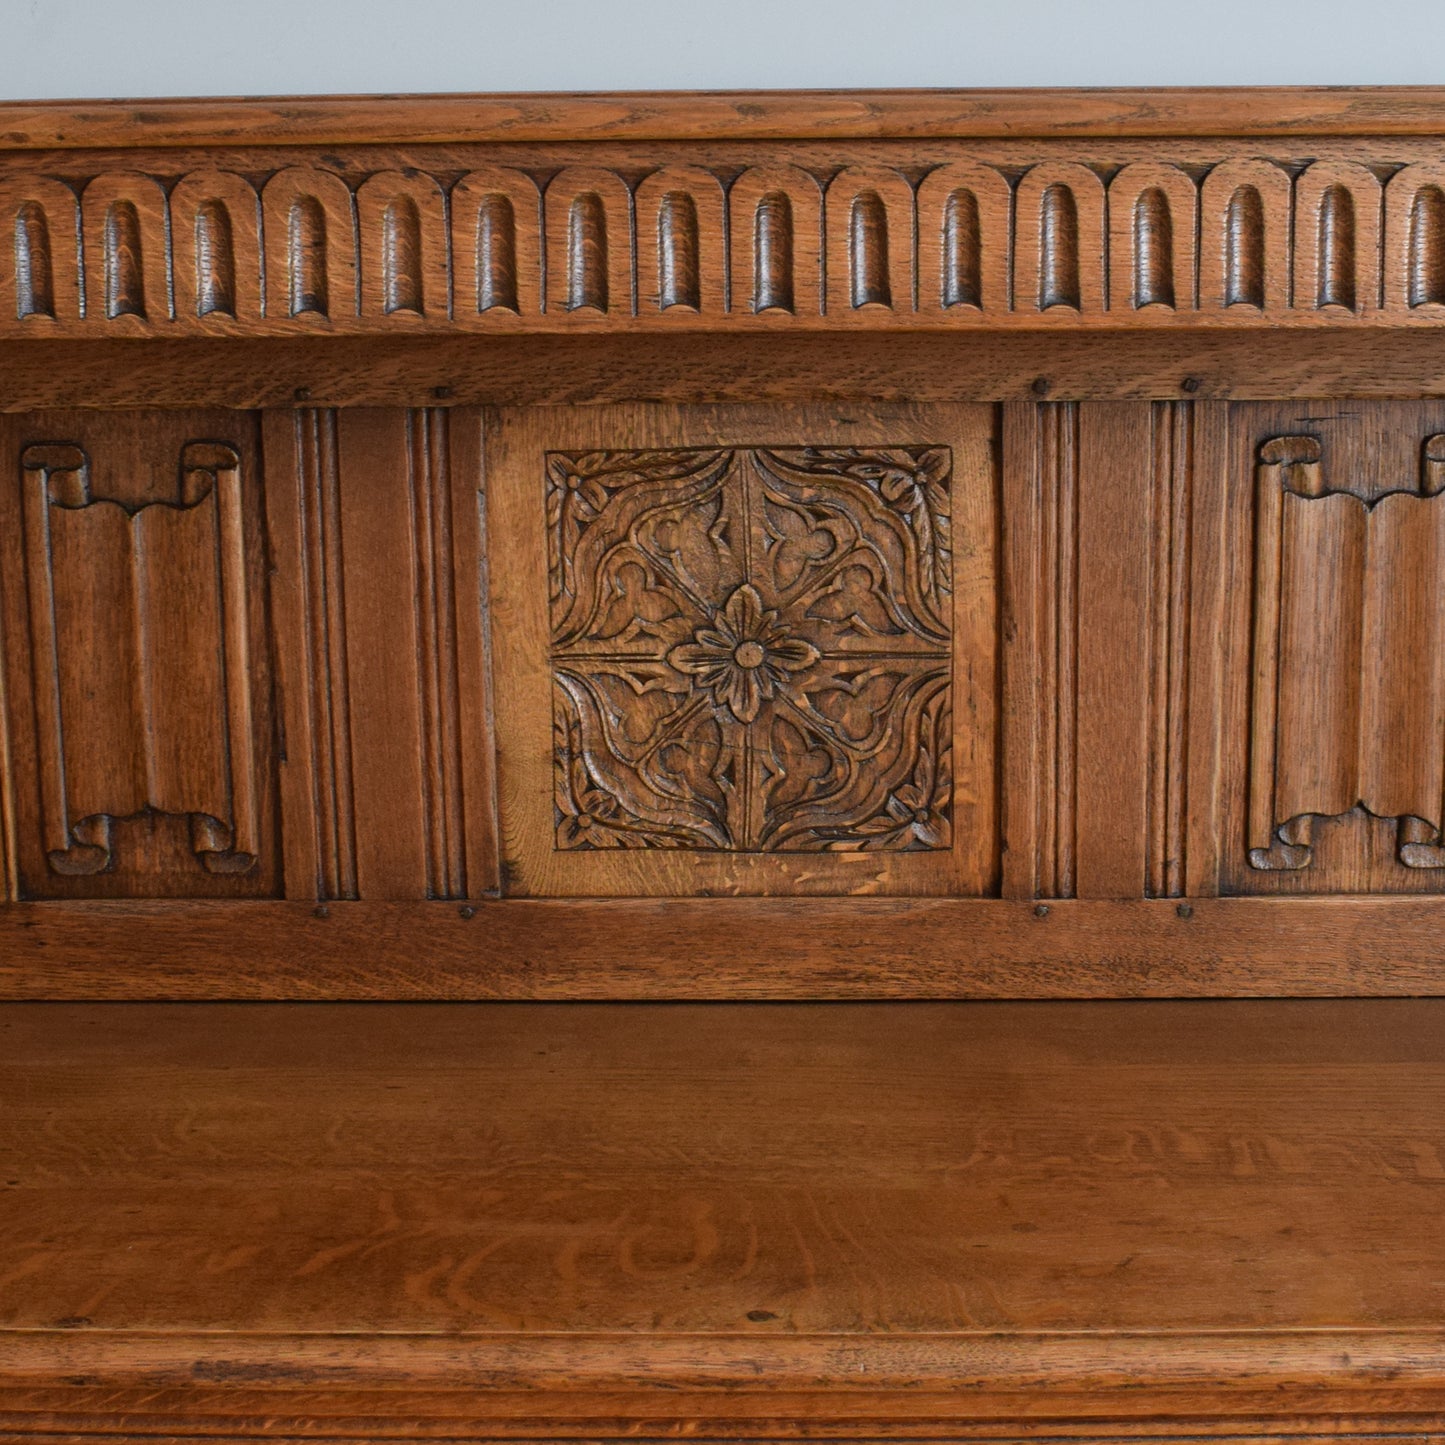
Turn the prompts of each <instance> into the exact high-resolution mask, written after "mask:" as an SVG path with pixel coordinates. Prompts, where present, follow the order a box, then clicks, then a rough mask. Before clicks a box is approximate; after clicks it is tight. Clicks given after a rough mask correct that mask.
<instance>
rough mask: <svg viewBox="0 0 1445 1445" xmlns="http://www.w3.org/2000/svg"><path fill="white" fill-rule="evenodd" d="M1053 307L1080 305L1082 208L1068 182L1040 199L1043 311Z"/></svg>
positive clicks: (1053, 188)
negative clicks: (1080, 212) (1080, 227)
mask: <svg viewBox="0 0 1445 1445" xmlns="http://www.w3.org/2000/svg"><path fill="white" fill-rule="evenodd" d="M1053 306H1072V307H1074V308H1075V309H1076V310H1077V309H1078V308H1079V207H1078V203H1077V202H1076V201H1075V200H1074V193H1073V192H1072V191H1071V190H1070V189H1069V188H1068V186H1064V185H1051V186H1049V187H1047V189H1045V191H1044V193H1043V196H1042V198H1041V200H1040V202H1039V310H1040V311H1047V310H1049V309H1050V307H1053Z"/></svg>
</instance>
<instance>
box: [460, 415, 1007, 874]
mask: <svg viewBox="0 0 1445 1445" xmlns="http://www.w3.org/2000/svg"><path fill="white" fill-rule="evenodd" d="M869 410H870V413H871V415H870V418H869V420H868V421H866V422H865V421H861V420H858V419H856V418H855V417H854V416H852V415H850V414H846V413H843V412H839V411H837V410H832V411H831V412H830V411H829V410H828V409H824V408H816V409H812V410H805V411H797V410H790V409H786V408H713V409H709V408H694V409H664V408H654V409H642V408H596V409H594V411H595V413H596V415H595V417H593V416H586V415H577V414H572V413H562V412H556V411H549V410H540V411H537V412H533V413H519V414H516V415H515V416H514V417H507V418H504V419H503V421H502V424H501V425H500V427H499V428H498V431H497V434H496V436H495V438H494V440H493V442H492V447H493V452H492V459H491V460H490V461H489V463H488V467H487V475H488V478H489V488H490V492H491V504H490V508H489V511H490V514H491V518H492V521H491V524H490V530H491V535H492V546H493V551H492V558H491V567H492V576H493V579H494V590H493V619H494V624H495V628H496V631H495V635H494V645H495V647H496V649H497V654H498V684H497V686H498V693H497V697H498V709H499V740H500V748H501V767H502V799H503V809H504V814H503V820H502V829H503V836H504V837H505V838H506V839H507V841H508V846H509V847H510V848H511V849H512V850H513V854H512V857H511V860H510V863H509V866H508V869H507V877H506V886H507V887H508V889H509V890H511V891H518V892H579V891H580V892H586V891H596V892H604V893H611V892H675V891H698V890H699V889H702V890H706V891H739V892H753V891H784V892H786V891H793V890H802V891H811V892H854V891H874V892H890V891H899V892H935V891H962V892H985V891H989V889H990V888H991V887H992V886H993V883H992V878H993V868H994V866H995V865H994V862H993V859H994V856H995V850H996V844H995V841H994V838H993V835H992V830H993V818H992V808H991V795H992V792H993V784H992V781H991V774H992V760H993V757H994V754H995V744H994V739H993V736H992V727H993V724H992V717H993V707H994V696H993V694H994V690H995V688H996V678H995V675H994V669H993V663H992V661H991V659H992V658H993V656H994V651H995V644H994V635H993V634H994V623H993V621H992V614H993V610H994V601H995V599H994V576H993V566H992V547H991V544H990V543H989V540H988V538H989V534H990V531H991V529H992V527H993V526H994V523H993V520H992V519H993V497H992V486H991V483H990V479H989V468H988V450H987V449H988V441H989V427H988V412H987V410H986V409H983V408H913V409H908V408H897V407H884V408H870V409H869ZM539 489H540V491H539ZM805 858H807V859H810V860H812V861H806V862H805V861H804V859H805ZM669 860H670V861H669Z"/></svg>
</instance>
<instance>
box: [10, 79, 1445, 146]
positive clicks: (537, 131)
mask: <svg viewBox="0 0 1445 1445" xmlns="http://www.w3.org/2000/svg"><path fill="white" fill-rule="evenodd" d="M1280 135H1296V136H1343V135H1377V136H1436V135H1445V87H1440V86H1199V87H1192V86H1191V87H1185V86H1180V87H1162V88H1157V89H1154V88H1141V87H1118V88H1109V87H1099V88H1071V89H1065V88H1059V89H1054V88H1015V89H975V90H925V89H918V90H757V91H726V90H723V91H615V92H608V91H598V92H591V93H580V94H576V93H564V92H543V91H538V92H522V93H510V94H508V93H496V94H477V95H469V94H444V95H330V96H327V95H316V96H257V97H225V98H183V99H155V100H151V99H129V100H126V99H117V100H57V101H51V100H45V101H8V102H3V103H0V149H6V150H32V149H79V148H91V147H99V148H109V147H129V146H195V145H204V146H216V147H223V146H249V145H342V144H352V145H356V144H381V145H392V144H397V145H400V144H432V143H436V144H445V143H471V142H493V141H527V142H539V141H540V142H546V141H592V140H644V141H650V140H714V139H716V140H724V139H727V140H863V139H869V140H874V139H889V138H896V139H908V140H918V139H943V140H982V139H1005V138H1017V137H1021V136H1029V137H1048V136H1060V137H1068V138H1073V139H1088V138H1102V137H1132V138H1151V137H1167V136H1193V137H1246V136H1280Z"/></svg>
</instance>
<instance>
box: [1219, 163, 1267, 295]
mask: <svg viewBox="0 0 1445 1445" xmlns="http://www.w3.org/2000/svg"><path fill="white" fill-rule="evenodd" d="M1224 304H1225V305H1226V306H1238V305H1247V306H1258V307H1259V308H1260V309H1261V310H1262V309H1263V307H1264V202H1263V200H1262V199H1261V198H1260V194H1259V191H1258V190H1257V189H1256V188H1255V187H1254V186H1240V187H1239V188H1238V189H1237V190H1236V191H1235V192H1234V194H1233V195H1232V196H1230V198H1229V207H1228V210H1227V211H1226V214H1225V225H1224Z"/></svg>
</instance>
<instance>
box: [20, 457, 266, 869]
mask: <svg viewBox="0 0 1445 1445" xmlns="http://www.w3.org/2000/svg"><path fill="white" fill-rule="evenodd" d="M21 468H22V475H23V484H24V525H25V548H26V562H27V565H26V576H27V587H28V593H29V611H30V625H31V643H32V650H33V657H34V667H35V711H36V722H37V729H38V731H37V748H38V761H39V764H40V768H39V772H40V777H39V782H40V792H41V806H42V823H41V826H42V830H43V833H44V849H45V856H46V860H47V862H48V865H49V867H50V868H51V869H52V870H53V871H54V872H56V873H59V874H63V875H77V874H96V873H103V872H105V871H107V870H108V869H109V868H111V867H112V866H113V865H114V863H115V852H114V834H115V827H116V824H117V823H118V822H120V821H121V820H123V819H126V818H132V817H136V816H139V815H142V814H145V813H148V812H150V813H162V814H169V815H173V816H178V817H184V818H187V819H188V821H189V828H190V842H191V850H192V852H193V853H194V854H195V857H196V859H197V860H198V863H199V864H200V865H201V866H203V867H204V868H205V869H206V870H207V871H208V872H211V873H218V874H228V873H229V874H235V873H244V872H247V871H249V870H250V869H252V868H253V867H254V866H255V865H256V861H257V851H258V847H259V839H258V832H259V821H258V807H257V796H256V777H255V772H256V767H255V760H254V757H253V723H252V712H251V699H250V682H249V672H250V666H251V658H250V640H249V637H248V623H247V611H246V608H247V600H246V562H245V552H244V544H243V535H242V520H241V463H240V457H239V455H238V453H237V452H236V450H235V449H234V448H233V447H231V446H230V445H228V444H225V443H221V442H209V441H192V442H188V443H186V444H185V446H184V447H183V448H182V450H181V454H180V457H179V464H178V467H177V472H176V477H177V495H176V498H175V500H174V501H170V500H167V501H161V502H148V503H145V504H143V505H139V506H132V505H128V504H124V503H121V502H118V501H114V500H111V499H109V498H105V497H98V496H95V495H94V494H93V492H92V487H91V466H90V459H89V457H88V456H87V454H86V452H85V451H84V450H83V449H82V448H81V447H80V446H77V445H74V444H70V443H51V442H43V443H38V444H35V445H32V446H28V447H26V448H25V450H24V452H23V453H22V454H21Z"/></svg>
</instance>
